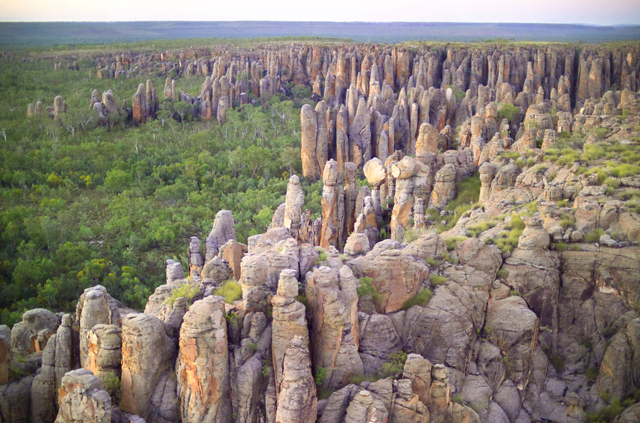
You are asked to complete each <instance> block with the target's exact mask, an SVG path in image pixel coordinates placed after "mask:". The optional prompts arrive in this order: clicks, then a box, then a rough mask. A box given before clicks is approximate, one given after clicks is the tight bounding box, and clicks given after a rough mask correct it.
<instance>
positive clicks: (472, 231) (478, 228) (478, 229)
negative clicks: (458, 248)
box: [467, 222, 497, 238]
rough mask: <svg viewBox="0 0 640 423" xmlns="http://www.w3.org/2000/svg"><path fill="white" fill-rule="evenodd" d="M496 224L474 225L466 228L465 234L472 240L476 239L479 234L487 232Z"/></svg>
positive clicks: (482, 223)
mask: <svg viewBox="0 0 640 423" xmlns="http://www.w3.org/2000/svg"><path fill="white" fill-rule="evenodd" d="M496 225H497V223H496V222H480V223H477V224H475V225H471V226H469V227H468V228H467V234H468V235H470V236H471V237H472V238H477V237H478V235H480V234H481V233H483V232H485V231H488V230H489V229H491V228H493V227H494V226H496Z"/></svg>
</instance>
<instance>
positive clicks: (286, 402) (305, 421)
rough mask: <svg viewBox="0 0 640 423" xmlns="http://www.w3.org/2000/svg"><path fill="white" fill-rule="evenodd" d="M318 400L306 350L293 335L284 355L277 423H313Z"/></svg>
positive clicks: (300, 340) (301, 340)
mask: <svg viewBox="0 0 640 423" xmlns="http://www.w3.org/2000/svg"><path fill="white" fill-rule="evenodd" d="M317 401H318V399H317V397H316V384H315V381H314V379H313V375H312V374H311V359H310V357H309V350H308V349H307V348H305V347H304V340H303V339H302V337H299V336H296V337H294V338H293V339H292V340H291V346H290V347H289V348H288V349H287V351H286V352H285V355H284V360H283V372H282V383H281V385H280V394H279V395H278V410H277V412H276V422H282V423H298V422H300V423H313V422H315V421H316V417H317V414H318V410H317Z"/></svg>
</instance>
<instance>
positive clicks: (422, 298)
mask: <svg viewBox="0 0 640 423" xmlns="http://www.w3.org/2000/svg"><path fill="white" fill-rule="evenodd" d="M445 281H446V278H445ZM432 283H433V282H432ZM432 296H433V292H432V291H431V290H430V289H429V288H423V289H422V290H420V292H418V293H417V294H416V295H414V296H413V297H412V298H411V299H410V300H409V301H407V302H406V303H404V305H403V306H402V309H403V310H409V309H410V308H411V307H413V306H416V305H418V306H420V307H426V306H427V304H429V301H430V300H431V297H432Z"/></svg>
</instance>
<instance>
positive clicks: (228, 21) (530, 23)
mask: <svg viewBox="0 0 640 423" xmlns="http://www.w3.org/2000/svg"><path fill="white" fill-rule="evenodd" d="M153 22H174V23H180V22H191V23H234V22H236V23H237V22H267V23H323V24H449V25H450V24H466V25H513V24H517V25H573V26H590V27H600V28H607V27H640V23H637V24H630V23H620V24H606V25H603V24H595V23H581V22H573V23H572V22H562V23H558V22H462V21H303V20H251V19H247V20H224V21H212V20H119V21H115V20H114V21H91V20H87V21H4V20H0V24H42V23H51V24H55V23H106V24H112V23H153Z"/></svg>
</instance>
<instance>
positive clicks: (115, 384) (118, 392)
mask: <svg viewBox="0 0 640 423" xmlns="http://www.w3.org/2000/svg"><path fill="white" fill-rule="evenodd" d="M104 389H105V391H107V393H108V394H109V396H110V397H111V401H112V402H113V403H114V405H115V404H119V403H120V400H121V399H122V384H121V382H120V378H119V377H118V376H116V374H115V373H114V372H111V373H109V376H107V377H106V379H105V380H104Z"/></svg>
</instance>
